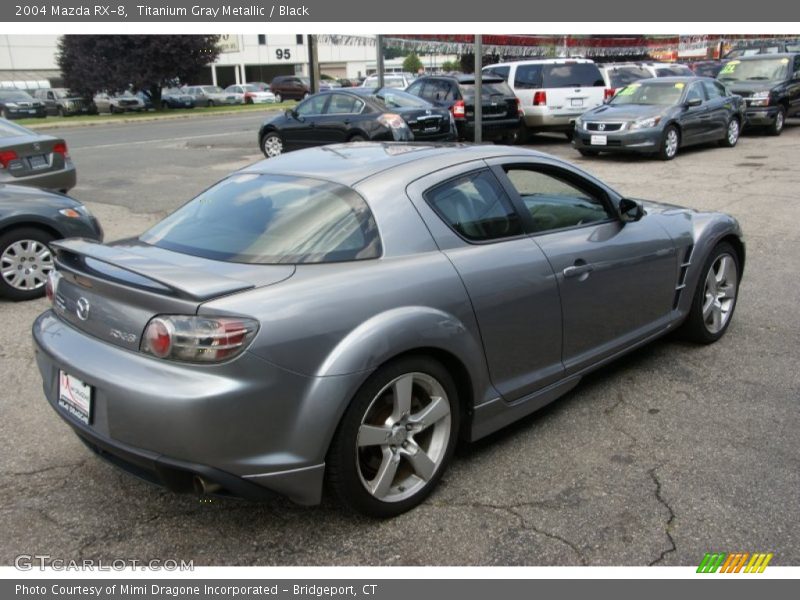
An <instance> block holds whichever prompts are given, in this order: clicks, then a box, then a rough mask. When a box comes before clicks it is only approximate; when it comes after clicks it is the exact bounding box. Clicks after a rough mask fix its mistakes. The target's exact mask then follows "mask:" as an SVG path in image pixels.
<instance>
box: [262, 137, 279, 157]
mask: <svg viewBox="0 0 800 600" xmlns="http://www.w3.org/2000/svg"><path fill="white" fill-rule="evenodd" d="M281 154H283V141H282V140H281V138H280V136H278V135H275V134H270V135H268V136H267V137H265V138H264V155H265V156H266V157H267V158H275V157H276V156H280V155H281Z"/></svg>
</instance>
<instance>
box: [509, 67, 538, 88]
mask: <svg viewBox="0 0 800 600" xmlns="http://www.w3.org/2000/svg"><path fill="white" fill-rule="evenodd" d="M514 87H515V88H517V89H521V90H532V89H536V88H540V87H542V66H541V65H519V66H518V67H517V71H516V73H515V74H514Z"/></svg>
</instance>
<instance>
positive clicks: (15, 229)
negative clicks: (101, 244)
mask: <svg viewBox="0 0 800 600" xmlns="http://www.w3.org/2000/svg"><path fill="white" fill-rule="evenodd" d="M68 237H82V238H88V239H91V240H98V241H102V240H103V230H102V228H101V227H100V223H98V221H97V219H96V218H95V217H94V216H93V215H92V214H91V213H90V212H89V209H87V208H86V207H85V206H84V205H83V204H81V203H80V202H78V201H76V200H73V199H72V198H70V197H69V196H65V195H63V194H58V193H54V192H47V191H44V190H40V189H35V188H30V187H23V186H19V185H6V184H0V297H3V298H7V299H9V300H30V299H32V298H37V297H39V296H41V295H42V294H44V292H45V283H46V282H47V276H48V274H49V273H50V271H52V270H53V253H52V252H51V250H50V243H51V242H52V241H53V240H57V239H61V238H68Z"/></svg>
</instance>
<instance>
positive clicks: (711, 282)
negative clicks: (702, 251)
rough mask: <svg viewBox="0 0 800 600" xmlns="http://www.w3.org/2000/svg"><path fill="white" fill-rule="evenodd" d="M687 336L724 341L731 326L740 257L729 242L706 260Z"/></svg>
mask: <svg viewBox="0 0 800 600" xmlns="http://www.w3.org/2000/svg"><path fill="white" fill-rule="evenodd" d="M702 273H703V278H702V279H701V280H700V281H698V283H697V289H696V290H695V294H694V298H693V299H692V307H691V308H690V309H689V316H688V318H687V319H686V323H685V324H684V332H685V333H686V334H687V335H688V337H689V338H690V339H692V340H694V341H696V342H700V343H703V344H710V343H712V342H716V341H717V340H718V339H720V338H721V337H722V336H723V335H724V334H725V331H726V330H727V329H728V325H730V322H731V317H732V316H733V311H734V309H735V308H736V300H737V295H738V292H739V273H740V270H739V257H738V254H737V253H736V250H734V248H733V246H731V245H730V244H729V243H727V242H723V243H721V244H718V245H717V246H716V247H715V248H714V249H713V250H712V252H711V254H710V256H709V257H708V258H707V259H706V263H705V265H704V270H703V271H702Z"/></svg>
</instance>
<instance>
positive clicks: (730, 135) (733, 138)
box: [719, 117, 742, 148]
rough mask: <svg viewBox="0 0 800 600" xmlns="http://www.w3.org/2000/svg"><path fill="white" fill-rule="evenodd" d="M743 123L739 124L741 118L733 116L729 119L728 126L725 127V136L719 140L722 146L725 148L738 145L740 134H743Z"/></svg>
mask: <svg viewBox="0 0 800 600" xmlns="http://www.w3.org/2000/svg"><path fill="white" fill-rule="evenodd" d="M741 132H742V130H741V125H739V119H737V118H735V117H733V118H732V119H731V120H730V121H728V126H727V127H726V128H725V137H724V138H722V139H721V140H720V142H719V144H720V146H724V147H725V148H733V147H734V146H735V145H736V142H738V141H739V134H741Z"/></svg>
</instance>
